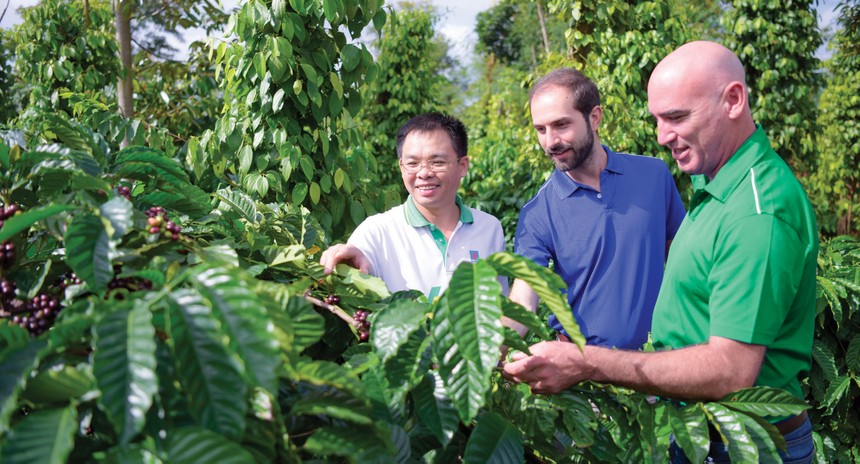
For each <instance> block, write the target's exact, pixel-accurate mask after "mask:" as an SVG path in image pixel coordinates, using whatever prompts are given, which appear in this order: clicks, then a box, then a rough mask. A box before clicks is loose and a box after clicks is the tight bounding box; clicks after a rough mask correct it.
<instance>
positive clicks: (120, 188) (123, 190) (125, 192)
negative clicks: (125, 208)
mask: <svg viewBox="0 0 860 464" xmlns="http://www.w3.org/2000/svg"><path fill="white" fill-rule="evenodd" d="M116 193H118V194H120V195H122V196H124V197H125V199H126V200H129V201H131V187H129V186H127V185H117V186H116Z"/></svg>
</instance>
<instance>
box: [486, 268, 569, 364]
mask: <svg viewBox="0 0 860 464" xmlns="http://www.w3.org/2000/svg"><path fill="white" fill-rule="evenodd" d="M487 262H488V263H489V264H490V265H492V266H493V267H494V268H495V269H496V271H498V272H499V274H502V275H506V276H508V277H513V278H517V279H520V280H522V281H524V282H526V283H527V284H529V286H530V287H531V288H532V290H534V292H535V293H537V295H538V296H539V297H540V298H541V300H543V302H544V303H546V306H547V307H548V308H549V310H550V311H552V313H553V314H555V317H556V318H558V321H559V322H560V323H561V325H562V327H564V329H565V330H566V331H567V334H568V337H570V339H571V341H573V342H575V343H576V344H577V345H578V346H579V347H580V348H582V347H584V346H585V337H583V336H582V332H580V330H579V325H578V324H577V323H576V320H575V319H574V318H573V311H572V310H571V309H570V305H569V304H568V302H567V298H565V296H564V294H563V293H562V291H563V290H564V289H565V288H567V285H566V284H565V283H564V281H563V280H562V279H561V277H559V276H558V274H556V273H555V272H553V271H552V270H550V269H548V268H545V267H543V266H538V265H537V264H536V263H535V262H534V261H532V260H530V259H528V258H524V257H522V256H518V255H515V254H512V253H505V252H502V253H493V254H492V255H490V256H489V257H488V258H487Z"/></svg>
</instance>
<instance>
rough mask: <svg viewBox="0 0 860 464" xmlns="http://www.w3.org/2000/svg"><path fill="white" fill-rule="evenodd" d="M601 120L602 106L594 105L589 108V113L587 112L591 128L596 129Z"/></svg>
mask: <svg viewBox="0 0 860 464" xmlns="http://www.w3.org/2000/svg"><path fill="white" fill-rule="evenodd" d="M602 121H603V108H601V107H600V105H597V106H595V107H594V108H592V109H591V113H589V114H588V122H590V123H591V128H592V129H593V130H595V131H596V130H597V129H598V128H600V123H601V122H602Z"/></svg>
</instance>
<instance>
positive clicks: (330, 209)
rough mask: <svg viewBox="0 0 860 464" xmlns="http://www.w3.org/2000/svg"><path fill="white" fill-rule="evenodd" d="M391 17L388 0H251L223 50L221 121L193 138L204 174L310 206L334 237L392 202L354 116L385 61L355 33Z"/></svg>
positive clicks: (265, 197) (195, 163)
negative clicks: (386, 5)
mask: <svg viewBox="0 0 860 464" xmlns="http://www.w3.org/2000/svg"><path fill="white" fill-rule="evenodd" d="M385 20H386V14H385V11H384V10H383V9H382V0H361V1H355V2H340V1H334V2H303V1H290V2H286V1H273V2H272V3H271V4H269V3H266V2H246V3H243V4H242V7H241V9H240V10H239V11H238V12H237V13H236V14H235V15H234V16H233V17H232V18H231V19H230V28H229V31H228V32H229V33H232V34H235V35H236V40H235V41H232V42H229V43H228V42H222V43H220V44H218V45H217V47H216V48H215V49H214V50H213V52H214V53H215V55H216V61H217V63H218V66H219V67H218V69H217V74H218V75H219V76H223V80H222V82H221V86H222V89H223V91H224V94H225V108H224V114H223V116H222V117H221V119H219V120H218V121H217V122H216V124H215V127H214V128H213V130H211V131H206V132H204V134H203V135H202V136H200V137H199V139H198V138H195V139H192V141H191V142H190V143H189V149H188V156H187V160H188V162H189V164H190V165H191V166H192V168H193V172H194V175H195V177H196V178H197V179H199V180H200V182H203V183H207V184H208V183H213V184H220V183H223V182H228V183H230V184H233V185H238V186H239V187H241V188H242V189H244V191H245V192H246V193H247V194H248V195H250V196H251V198H254V199H259V200H261V201H265V202H278V203H291V204H293V205H294V206H295V207H296V208H299V207H307V208H308V209H312V210H313V214H314V216H315V217H316V218H317V219H318V220H319V222H320V223H321V224H322V225H323V227H324V228H325V231H326V232H328V233H331V234H333V235H331V236H334V237H340V236H342V235H343V234H345V233H347V232H348V231H351V230H352V229H353V228H354V227H355V225H356V224H358V223H360V222H361V221H362V220H364V218H365V216H366V215H367V214H372V213H375V212H376V211H378V210H379V209H381V207H382V206H384V205H385V199H384V198H380V197H381V196H382V195H381V193H380V191H379V190H380V189H378V188H377V184H376V182H375V180H374V179H373V177H372V176H368V170H370V169H372V166H373V165H374V164H375V162H376V161H375V159H374V157H373V155H372V154H368V153H366V152H365V153H353V154H350V153H348V152H347V147H351V146H357V145H360V144H361V143H362V140H363V135H361V134H360V133H359V131H358V130H357V128H356V124H355V122H354V120H353V118H354V117H355V116H356V115H357V114H358V111H359V109H360V108H361V106H362V102H363V98H362V95H361V90H362V87H363V86H364V85H365V83H367V82H372V81H373V80H374V79H375V78H376V75H377V72H378V68H377V65H376V64H375V63H374V62H373V56H372V55H371V54H370V51H369V50H367V48H366V47H365V46H364V45H362V44H358V43H347V42H348V40H347V36H346V34H349V35H350V37H351V38H352V40H353V41H354V40H355V39H357V38H358V37H360V36H361V34H362V31H363V30H364V29H365V28H366V27H367V26H368V25H369V24H370V23H371V22H373V23H374V25H376V26H377V28H381V27H382V26H383V24H384V23H385Z"/></svg>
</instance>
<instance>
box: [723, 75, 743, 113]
mask: <svg viewBox="0 0 860 464" xmlns="http://www.w3.org/2000/svg"><path fill="white" fill-rule="evenodd" d="M723 105H725V109H726V113H728V116H729V119H737V118H739V117H740V116H741V115H742V114H744V111H746V108H747V107H748V102H747V89H746V87H744V84H743V83H741V82H738V81H734V82H731V83H729V85H727V86H726V88H725V90H723Z"/></svg>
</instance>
